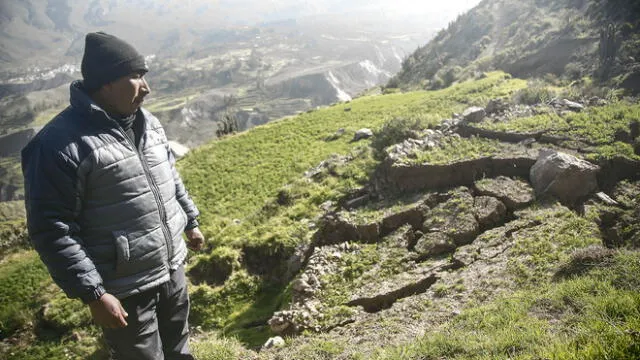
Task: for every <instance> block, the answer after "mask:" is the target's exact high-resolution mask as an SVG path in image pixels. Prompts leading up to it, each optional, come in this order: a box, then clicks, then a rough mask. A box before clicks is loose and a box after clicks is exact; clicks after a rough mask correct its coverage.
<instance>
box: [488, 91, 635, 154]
mask: <svg viewBox="0 0 640 360" xmlns="http://www.w3.org/2000/svg"><path fill="white" fill-rule="evenodd" d="M638 118H640V105H638V104H630V103H627V102H625V101H618V102H614V103H612V104H610V105H606V106H602V107H590V108H587V109H586V110H585V111H583V112H580V113H569V114H567V115H565V116H560V115H558V114H556V113H553V112H550V113H545V114H540V115H536V116H532V117H524V118H515V119H512V120H509V121H506V122H496V123H494V122H489V121H485V122H482V123H480V127H482V128H485V129H490V130H497V131H514V132H532V131H540V130H549V131H550V133H551V134H553V135H558V136H565V137H570V138H573V139H576V140H584V141H587V142H588V143H592V144H597V145H604V144H611V143H613V142H614V140H615V134H616V132H618V131H627V132H628V131H629V125H630V123H631V122H632V121H636V120H637V119H638Z"/></svg>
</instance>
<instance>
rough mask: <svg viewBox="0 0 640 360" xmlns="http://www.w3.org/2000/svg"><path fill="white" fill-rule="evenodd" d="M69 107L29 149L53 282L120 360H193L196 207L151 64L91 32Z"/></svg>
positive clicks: (42, 250) (34, 219) (25, 155)
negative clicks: (163, 118)
mask: <svg viewBox="0 0 640 360" xmlns="http://www.w3.org/2000/svg"><path fill="white" fill-rule="evenodd" d="M85 40H86V42H85V51H84V56H83V58H82V76H83V81H76V82H74V83H73V84H72V85H71V105H70V106H69V107H68V108H67V109H65V110H64V111H62V112H61V113H60V114H58V115H57V116H56V117H55V118H54V119H53V120H52V121H51V122H50V123H49V124H47V125H46V126H45V127H44V128H43V129H42V130H41V131H40V132H39V133H38V134H37V135H36V137H35V138H34V139H33V140H32V141H31V142H30V143H29V144H28V145H27V146H26V147H25V148H24V149H23V151H22V170H23V173H24V178H25V204H26V208H27V223H28V228H29V235H30V237H31V241H32V243H33V245H34V247H35V249H36V250H37V251H38V253H39V254H40V257H41V259H42V261H43V262H44V263H45V264H46V266H47V268H48V269H49V272H50V273H51V276H52V278H53V279H54V281H55V282H56V283H57V284H58V285H59V286H60V287H61V288H62V289H63V290H64V291H65V293H66V294H67V295H68V296H69V297H72V298H80V299H81V300H82V301H83V302H85V303H86V304H88V306H89V307H90V309H91V314H92V316H93V319H94V321H95V322H96V323H97V324H98V325H100V326H102V328H103V331H104V335H105V339H106V342H107V344H108V345H109V348H110V352H111V354H112V357H113V358H115V359H154V360H155V359H193V357H192V356H191V355H190V354H189V349H188V345H187V342H188V324H187V317H188V311H189V300H188V295H187V288H186V281H185V274H184V268H183V263H184V260H185V257H186V255H187V247H186V245H185V241H184V240H183V238H182V233H183V231H184V233H185V234H186V237H187V241H188V244H189V247H190V248H191V249H193V250H200V249H201V247H202V246H203V243H204V237H203V236H202V233H201V232H200V230H199V229H198V222H197V216H198V214H199V213H198V210H197V208H196V207H195V205H194V204H193V201H192V200H191V198H190V197H189V195H188V193H187V192H186V190H185V188H184V185H183V183H182V180H181V179H180V176H179V175H178V172H177V171H176V169H175V166H174V163H175V160H174V158H173V155H172V153H171V150H170V148H169V146H168V143H167V139H166V137H165V134H164V130H163V129H162V126H161V125H160V122H159V121H158V119H156V118H155V117H154V116H153V115H151V113H149V112H148V111H146V110H145V109H142V108H141V107H140V106H141V105H142V103H143V100H144V98H145V96H146V95H148V94H149V93H150V88H149V85H148V84H147V82H146V80H145V79H144V74H145V73H146V72H147V71H148V68H147V65H146V63H145V61H144V57H143V56H141V55H140V54H139V53H138V52H137V51H136V50H135V49H134V48H133V47H132V46H131V45H129V44H128V43H126V42H124V41H123V40H121V39H119V38H117V37H114V36H112V35H108V34H105V33H102V32H98V33H90V34H88V35H87V36H86V39H85Z"/></svg>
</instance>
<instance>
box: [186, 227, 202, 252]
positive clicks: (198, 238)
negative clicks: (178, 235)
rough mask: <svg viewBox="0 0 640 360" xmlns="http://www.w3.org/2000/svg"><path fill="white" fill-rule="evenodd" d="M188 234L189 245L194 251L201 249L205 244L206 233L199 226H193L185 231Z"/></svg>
mask: <svg viewBox="0 0 640 360" xmlns="http://www.w3.org/2000/svg"><path fill="white" fill-rule="evenodd" d="M184 233H185V234H186V235H187V247H188V248H189V249H191V250H193V251H200V250H202V247H203V246H204V235H202V232H200V229H199V228H197V227H196V228H193V229H190V230H186V231H185V232H184Z"/></svg>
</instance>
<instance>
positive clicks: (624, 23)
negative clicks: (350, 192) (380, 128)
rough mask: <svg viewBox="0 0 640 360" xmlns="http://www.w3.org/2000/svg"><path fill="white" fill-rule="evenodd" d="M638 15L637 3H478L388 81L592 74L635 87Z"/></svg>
mask: <svg viewBox="0 0 640 360" xmlns="http://www.w3.org/2000/svg"><path fill="white" fill-rule="evenodd" d="M638 14H640V2H638V1H626V0H620V1H618V0H616V1H595V0H538V1H527V2H521V1H512V0H484V1H482V2H481V3H480V4H479V5H478V6H477V7H475V8H474V9H472V10H471V11H469V12H467V13H465V14H463V15H461V16H460V17H459V18H458V19H457V20H456V21H454V22H452V23H451V24H450V25H449V27H448V28H447V29H445V30H442V31H441V32H440V33H439V34H438V35H437V36H436V37H435V38H434V40H432V41H431V42H429V43H428V44H427V45H425V46H423V47H421V48H419V49H418V50H416V52H415V53H413V54H412V55H410V56H408V57H407V58H406V59H405V60H404V62H403V69H402V71H401V72H400V73H399V74H398V75H396V77H395V78H394V79H392V80H391V81H390V82H389V85H388V86H389V87H404V88H406V87H411V88H416V87H417V88H430V89H438V88H442V87H446V86H449V85H450V84H452V83H453V82H455V81H459V80H464V79H469V78H473V76H474V75H475V74H476V73H477V72H483V71H488V70H495V69H499V70H503V71H506V72H509V73H511V74H512V75H514V76H517V77H532V76H537V77H543V76H546V75H547V74H552V75H555V76H558V77H562V78H564V79H567V80H576V79H579V78H581V77H582V76H592V75H593V76H596V77H598V78H599V79H602V80H605V81H608V82H609V83H610V84H617V85H619V84H624V85H625V87H627V88H630V89H632V90H633V91H635V92H637V91H639V88H638V85H637V80H634V79H636V78H637V72H638V69H639V63H638V60H637V59H638V55H639V54H638V48H639V47H638V44H639V42H640V18H639V17H638ZM609 27H611V31H610V30H609ZM601 31H605V33H606V32H611V35H612V36H610V37H606V36H605V37H604V38H603V37H602V35H601Z"/></svg>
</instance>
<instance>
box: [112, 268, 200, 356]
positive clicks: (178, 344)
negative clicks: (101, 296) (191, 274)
mask: <svg viewBox="0 0 640 360" xmlns="http://www.w3.org/2000/svg"><path fill="white" fill-rule="evenodd" d="M121 302H122V306H123V307H124V309H125V310H126V311H127V313H128V314H129V317H127V323H128V326H127V327H125V328H121V329H104V328H103V332H104V337H105V340H106V342H107V345H109V350H110V352H111V358H112V359H114V360H115V359H117V360H129V359H131V360H134V359H135V360H162V359H166V360H174V359H175V360H178V359H179V360H191V359H193V356H191V355H190V353H189V347H188V339H189V325H188V323H187V318H188V316H189V295H188V293H187V282H186V279H185V275H184V267H183V266H180V268H178V269H177V270H175V271H172V272H171V279H170V280H169V281H168V282H166V283H164V284H162V285H160V286H158V287H156V288H153V289H151V290H148V291H145V292H143V293H140V294H136V295H133V296H130V297H128V298H125V299H124V300H121Z"/></svg>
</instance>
